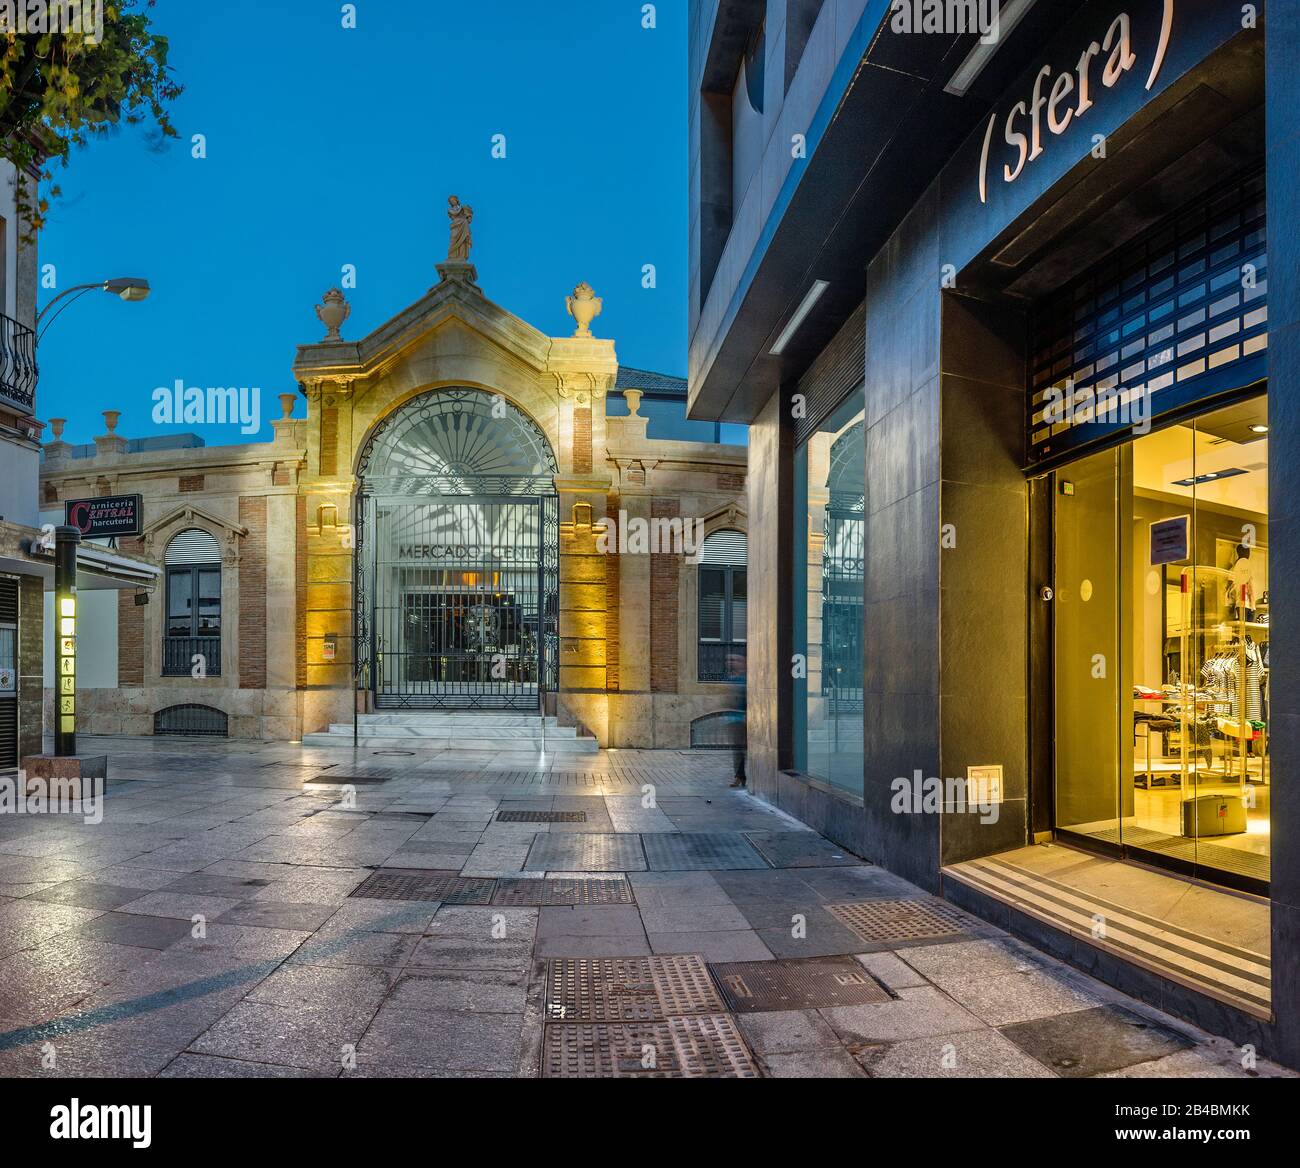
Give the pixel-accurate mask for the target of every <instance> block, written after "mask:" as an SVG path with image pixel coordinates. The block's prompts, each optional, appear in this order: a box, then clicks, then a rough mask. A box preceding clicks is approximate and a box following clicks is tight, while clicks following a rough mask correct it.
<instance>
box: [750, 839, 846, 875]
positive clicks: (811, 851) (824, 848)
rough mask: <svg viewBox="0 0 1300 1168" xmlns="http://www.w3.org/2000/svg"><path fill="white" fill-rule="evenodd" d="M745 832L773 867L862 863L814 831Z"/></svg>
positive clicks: (807, 866)
mask: <svg viewBox="0 0 1300 1168" xmlns="http://www.w3.org/2000/svg"><path fill="white" fill-rule="evenodd" d="M745 835H746V838H748V840H749V842H750V843H752V844H753V845H754V847H756V848H757V849H758V850H759V852H761V853H762V855H763V858H764V859H765V860H767V862H768V863H769V864H771V865H772V867H773V868H830V867H835V866H842V867H846V868H850V867H855V866H857V865H859V864H861V863H863V861H862V860H859V859H858V858H857V856H854V855H853V854H852V853H850V852H847V851H845V850H844V849H843V848H839V847H836V846H835V845H834V844H833V843H831V842H830V840H827V839H823V838H822V837H821V836H819V835H818V834H817V833H816V832H815V831H747V832H746V833H745Z"/></svg>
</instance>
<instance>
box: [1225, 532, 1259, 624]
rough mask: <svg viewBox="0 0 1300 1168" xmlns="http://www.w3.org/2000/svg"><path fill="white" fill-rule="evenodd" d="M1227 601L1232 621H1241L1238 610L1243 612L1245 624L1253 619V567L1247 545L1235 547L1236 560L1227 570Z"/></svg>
mask: <svg viewBox="0 0 1300 1168" xmlns="http://www.w3.org/2000/svg"><path fill="white" fill-rule="evenodd" d="M1227 601H1228V610H1229V616H1230V618H1231V619H1232V620H1239V619H1241V612H1240V611H1238V610H1239V609H1241V610H1244V612H1245V619H1246V621H1247V623H1249V622H1251V621H1253V620H1254V619H1255V565H1254V564H1253V563H1251V559H1250V547H1249V545H1248V544H1244V543H1243V544H1238V545H1237V558H1236V560H1235V561H1234V562H1233V565H1232V567H1231V568H1230V569H1228V595H1227Z"/></svg>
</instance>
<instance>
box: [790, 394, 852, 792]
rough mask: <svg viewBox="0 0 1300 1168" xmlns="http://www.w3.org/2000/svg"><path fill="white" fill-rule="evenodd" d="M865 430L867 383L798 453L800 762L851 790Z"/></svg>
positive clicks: (796, 720)
mask: <svg viewBox="0 0 1300 1168" xmlns="http://www.w3.org/2000/svg"><path fill="white" fill-rule="evenodd" d="M865 503H866V437H865V434H864V432H863V412H862V392H861V391H859V392H857V393H856V394H854V395H853V397H851V398H850V399H849V401H848V402H846V403H845V404H844V405H843V406H841V407H840V408H839V409H838V410H836V411H835V412H833V413H832V414H831V416H830V418H828V419H827V420H826V421H825V422H823V423H822V424H821V426H820V427H818V428H817V430H816V431H815V432H814V433H812V434H811V436H810V437H809V438H808V440H807V441H806V442H804V443H802V444H801V445H800V446H799V448H798V449H797V451H796V454H795V504H794V511H795V524H796V529H795V539H794V546H795V556H794V564H793V565H792V567H793V574H794V644H795V653H796V673H795V679H794V687H793V691H794V697H793V700H794V709H793V712H792V713H793V716H792V719H791V724H792V728H793V735H794V757H795V767H796V769H797V770H800V771H802V772H804V773H806V774H810V775H814V776H816V777H817V778H821V779H824V780H826V781H827V782H829V783H832V784H833V785H835V786H837V787H842V788H844V789H845V790H847V791H850V792H852V793H854V794H861V792H862V776H863V761H864V756H863V737H862V728H863V682H864V678H863V640H862V634H863V616H864V599H865V581H866V574H865V563H866V561H865V538H866V524H865Z"/></svg>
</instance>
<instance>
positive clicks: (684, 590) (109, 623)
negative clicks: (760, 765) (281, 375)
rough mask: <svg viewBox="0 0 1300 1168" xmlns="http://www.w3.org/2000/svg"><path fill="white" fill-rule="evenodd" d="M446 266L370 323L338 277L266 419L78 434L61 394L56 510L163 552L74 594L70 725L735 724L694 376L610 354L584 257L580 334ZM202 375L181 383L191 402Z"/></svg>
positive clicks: (561, 727) (719, 450) (117, 728)
mask: <svg viewBox="0 0 1300 1168" xmlns="http://www.w3.org/2000/svg"><path fill="white" fill-rule="evenodd" d="M453 243H454V237H453ZM439 273H440V279H439V282H438V283H437V284H435V285H434V287H433V288H431V289H430V291H429V293H428V294H427V295H426V296H425V297H423V298H422V299H421V300H420V301H419V302H418V303H416V304H414V305H412V306H411V307H409V308H407V309H406V310H404V311H403V312H401V313H399V314H398V315H397V316H395V317H393V318H392V319H391V320H389V321H388V322H387V323H385V324H384V325H382V326H380V327H379V328H377V329H376V330H375V331H374V332H372V333H371V334H370V335H369V336H367V337H365V338H363V339H361V340H359V341H347V340H344V339H343V337H342V332H341V326H343V325H344V322H345V321H346V319H347V317H348V314H349V306H348V305H347V303H346V301H345V300H344V298H343V295H342V293H340V292H338V291H337V290H331V292H330V293H329V294H327V295H326V297H325V298H324V300H323V302H322V304H321V305H320V306H319V307H318V310H317V315H318V317H319V318H320V320H321V321H322V322H323V323H324V324H325V326H326V329H327V333H326V336H325V338H324V339H323V340H322V341H320V342H318V343H314V344H308V345H303V346H301V347H300V348H299V349H298V353H297V358H296V360H295V363H294V369H293V372H294V377H295V379H296V380H297V382H298V384H299V387H300V389H299V393H298V394H285V395H281V413H282V415H283V416H282V417H280V418H279V419H278V420H276V421H274V422H273V423H272V424H273V428H274V439H273V441H271V442H254V443H247V444H242V445H230V446H211V447H209V446H205V445H204V444H203V443H202V442H201V441H200V440H198V439H197V438H196V437H194V436H192V435H191V436H186V435H184V434H176V433H173V434H169V435H164V436H157V437H153V438H148V439H138V440H131V439H127V438H124V437H122V436H120V435H119V434H117V432H116V426H117V425H118V424H119V422H118V412H117V411H108V412H107V413H106V415H105V418H106V423H107V431H108V432H107V433H105V434H103V435H101V436H100V437H98V438H97V439H96V440H95V445H94V446H93V447H85V448H74V447H72V446H70V445H69V444H67V443H65V442H62V441H61V439H60V437H59V435H60V433H61V431H62V426H63V421H62V420H61V419H59V420H55V423H54V430H55V436H54V439H53V440H52V441H51V442H49V443H47V444H46V446H45V447H44V463H43V468H42V473H41V492H42V495H41V505H42V508H43V515H44V518H46V520H47V521H51V522H53V521H59V522H61V521H62V519H63V518H64V517H65V516H73V517H74V518H75V516H76V515H84V514H85V511H84V510H77V508H78V507H79V506H80V505H83V504H84V505H93V504H95V503H96V501H98V505H100V506H103V505H104V504H106V503H113V502H117V501H126V502H125V504H124V505H126V506H128V507H129V506H132V505H136V506H138V509H139V521H138V524H137V525H136V526H135V527H134V528H133V529H132V534H131V535H129V536H127V535H124V536H122V537H119V538H118V539H117V541H116V543H117V547H118V548H119V549H121V550H122V551H123V552H124V553H126V554H129V555H131V556H133V557H136V558H139V559H142V560H144V561H146V562H148V563H150V564H153V565H155V566H156V567H157V569H158V571H159V572H160V573H161V580H160V583H159V584H158V586H157V588H141V589H139V590H137V591H136V592H135V593H132V594H122V595H121V596H120V598H116V599H115V601H114V603H113V604H112V606H111V607H110V606H109V605H108V603H107V602H104V603H103V604H102V606H101V608H100V609H85V608H84V606H83V613H82V623H83V629H84V630H86V631H84V632H83V643H82V654H81V663H80V669H81V675H82V683H81V686H80V697H79V701H80V707H79V712H80V717H81V720H82V729H83V731H84V732H88V733H92V734H94V733H101V734H153V733H159V734H168V733H211V734H225V735H228V736H230V737H235V738H251V739H269V740H283V741H300V740H301V741H305V742H307V743H317V744H329V743H339V744H345V745H349V746H350V745H351V744H352V740H353V733H354V730H355V731H356V733H358V734H359V735H362V736H365V737H367V738H368V739H369V740H371V741H375V740H380V739H384V738H388V737H397V736H410V735H416V736H419V737H422V738H426V739H427V738H437V737H452V736H454V737H456V744H457V745H460V746H467V745H473V744H475V743H476V742H477V741H478V740H479V739H481V740H483V741H484V742H486V743H488V744H490V745H494V746H500V745H502V742H501V738H502V734H504V733H507V732H508V729H509V728H513V729H514V730H515V731H517V733H518V734H519V735H524V738H525V741H523V742H521V743H519V745H524V746H526V745H528V744H530V743H532V742H533V741H534V738H533V731H534V730H536V731H537V732H538V733H539V734H540V733H542V732H543V731H544V730H545V728H547V727H549V728H551V730H552V732H551V734H550V738H549V739H548V741H549V742H550V744H551V745H552V746H555V747H557V748H564V747H565V735H566V733H567V736H568V747H569V748H571V749H591V750H594V749H596V747H597V745H601V746H615V747H617V746H660V747H687V746H690V745H691V744H692V743H693V742H694V743H696V744H701V745H705V744H707V745H715V746H716V745H724V744H725V743H726V741H727V740H728V736H732V737H734V732H735V726H736V719H735V717H734V716H728V711H731V710H733V709H734V707H735V705H736V702H735V699H734V681H735V676H734V671H735V662H736V660H737V658H738V657H739V658H743V653H744V645H743V639H744V619H743V605H744V567H743V565H744V539H745V536H744V533H745V528H746V513H745V506H744V502H743V499H744V479H745V469H746V468H745V451H744V449H743V447H740V446H729V445H725V444H722V443H721V442H719V441H717V440H716V439H717V438H718V437H719V436H720V435H719V432H718V427H716V426H714V425H710V424H705V423H688V422H687V421H686V419H685V382H684V381H682V380H680V379H675V378H671V377H666V376H662V375H658V374H651V373H646V372H644V371H641V370H635V369H628V368H621V367H620V366H619V363H618V359H617V356H616V353H615V348H614V343H613V341H610V340H606V339H600V338H597V337H596V336H594V335H593V334H592V329H591V323H592V321H593V320H594V319H595V317H596V316H597V315H598V313H599V311H600V307H601V302H600V300H599V298H598V297H596V296H595V294H594V293H593V292H592V290H591V289H590V288H589V287H587V286H586V285H580V286H579V288H578V289H576V290H575V292H574V294H573V296H572V297H570V298H568V300H567V304H568V306H569V309H570V312H571V315H572V316H573V317H574V320H575V322H576V325H577V328H576V330H575V333H574V335H572V336H566V337H560V338H553V337H549V336H547V335H545V334H544V333H542V332H540V331H538V330H537V329H535V328H533V327H532V326H531V325H529V324H527V323H526V322H524V321H522V320H520V319H519V318H517V317H515V316H513V315H512V314H510V313H509V312H507V311H506V310H504V309H503V308H501V307H499V306H497V305H496V304H494V303H492V302H491V301H490V300H489V299H487V297H486V296H485V295H484V294H483V292H482V290H481V289H480V288H479V286H478V283H477V273H476V271H475V270H474V268H473V266H472V265H470V264H469V263H468V262H467V261H465V260H464V259H455V258H449V260H448V262H447V263H445V264H442V265H439ZM559 299H560V301H561V302H562V303H563V302H565V301H564V298H563V297H560V298H559ZM212 392H213V391H207V390H193V391H192V390H189V389H188V387H181V395H180V396H181V401H182V407H184V405H185V402H186V401H187V400H189V399H188V398H187V394H197V395H198V396H197V397H196V398H195V399H194V400H195V401H196V402H198V401H199V400H200V399H202V401H203V402H204V404H205V405H206V404H207V398H208V396H211V394H212ZM215 393H216V394H217V395H220V393H221V391H215ZM303 399H305V406H306V410H305V412H306V416H305V417H303V416H295V414H300V411H299V409H298V407H299V406H300V404H301V402H302V400H303ZM611 399H614V400H611ZM229 404H230V406H231V415H232V416H233V415H234V411H235V409H236V406H237V403H235V402H234V401H231V402H230V403H229ZM643 407H644V409H645V411H646V412H645V413H644V414H643V413H642V412H641V411H642V408H643ZM196 408H197V407H196ZM184 416H185V414H184V409H183V408H182V410H181V411H180V412H179V413H178V414H177V415H176V420H177V421H178V422H182V423H183V420H184ZM196 416H198V415H196ZM131 500H135V503H134V504H132V503H131V502H130V501H131ZM620 526H621V527H622V528H623V530H622V531H621V532H620V531H619V528H620ZM642 536H644V538H641V537H642ZM92 604H93V601H92ZM734 612H740V613H741V614H742V615H741V616H740V617H739V619H734V618H733V613H734ZM733 628H734V629H739V630H740V631H739V636H738V637H737V638H736V639H735V640H734V641H729V640H728V639H727V637H726V636H725V635H724V634H728V633H729V630H731V629H733ZM50 680H51V679H47V684H49V681H50ZM52 698H53V695H52V693H50V692H47V702H48V701H51V700H52ZM467 719H471V720H467ZM543 720H545V721H544V722H543ZM521 726H522V727H525V729H524V730H520V729H519V728H520V727H521ZM479 727H481V729H477V728H479Z"/></svg>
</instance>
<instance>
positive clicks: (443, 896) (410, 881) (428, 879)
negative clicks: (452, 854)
mask: <svg viewBox="0 0 1300 1168" xmlns="http://www.w3.org/2000/svg"><path fill="white" fill-rule="evenodd" d="M496 883H497V882H496V881H495V880H493V879H490V878H488V877H479V876H460V875H458V874H457V873H455V872H399V871H393V870H391V869H390V870H389V871H383V870H381V871H378V872H375V873H373V874H372V875H370V876H367V877H366V878H365V879H364V880H363V881H362V882H361V883H360V884H359V885H357V887H356V888H354V889H353V890H352V891H351V892H350V893H349V896H355V897H361V898H364V899H366V900H441V901H442V902H443V903H445V904H491V903H492V894H493V893H494V892H495V891H496Z"/></svg>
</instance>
